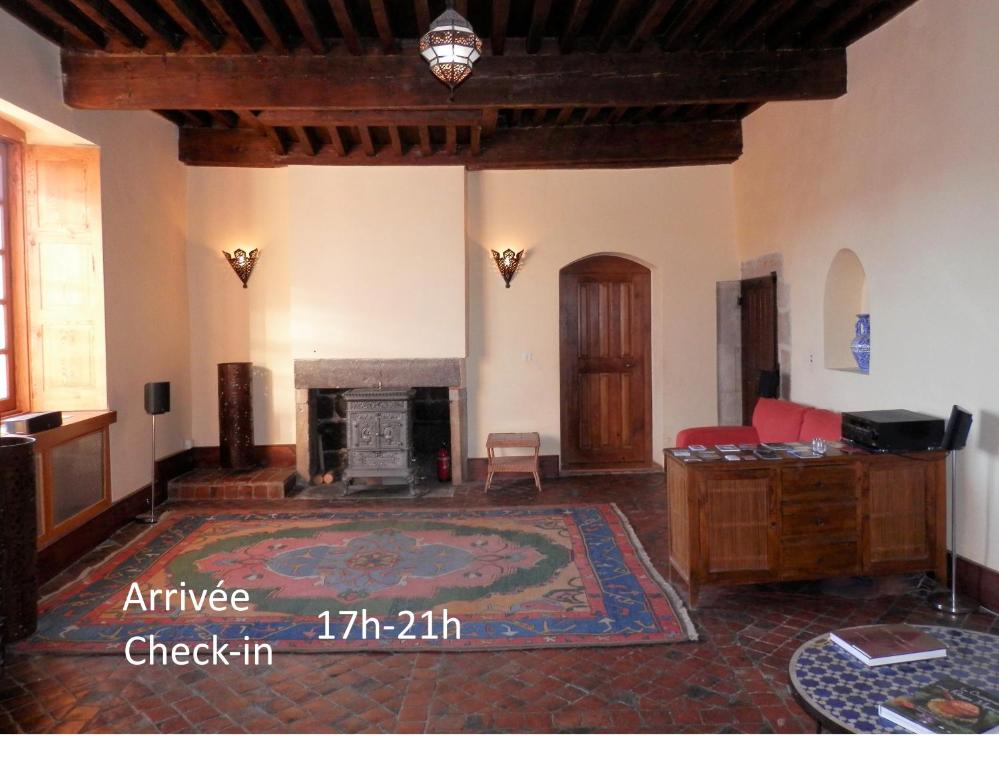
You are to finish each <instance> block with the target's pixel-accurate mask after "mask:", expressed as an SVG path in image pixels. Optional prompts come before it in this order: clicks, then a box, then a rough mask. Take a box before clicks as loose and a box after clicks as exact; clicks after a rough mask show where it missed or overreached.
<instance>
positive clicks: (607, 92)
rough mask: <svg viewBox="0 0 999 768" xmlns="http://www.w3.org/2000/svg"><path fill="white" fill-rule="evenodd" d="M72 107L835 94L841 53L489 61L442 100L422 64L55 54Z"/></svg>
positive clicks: (516, 102) (468, 104) (577, 103)
mask: <svg viewBox="0 0 999 768" xmlns="http://www.w3.org/2000/svg"><path fill="white" fill-rule="evenodd" d="M62 65H63V74H64V78H63V79H64V86H63V97H64V99H65V101H66V104H67V105H69V106H71V107H76V108H80V109H265V108H279V107H280V108H317V107H326V106H330V105H336V106H337V107H339V108H342V109H386V108H388V109H393V108H394V109H406V108H415V109H452V108H462V109H464V108H479V109H482V108H485V107H497V108H504V107H506V108H513V107H537V106H544V107H549V108H553V109H554V108H559V107H563V106H574V107H587V106H597V105H600V106H609V107H620V106H642V105H649V104H670V103H684V102H686V103H702V102H703V103H732V102H758V101H759V102H762V101H784V100H798V99H823V98H836V97H838V96H842V95H843V94H844V93H845V92H846V52H845V51H844V50H843V49H824V50H813V51H790V50H787V51H765V50H754V51H710V52H693V51H682V52H673V53H664V54H656V55H641V56H633V55H621V56H615V55H598V54H570V55H565V56H547V55H534V56H524V55H521V56H502V57H499V56H496V57H489V58H488V59H487V60H485V61H484V63H483V64H482V65H480V67H479V68H477V69H476V72H475V74H474V75H473V76H472V77H471V78H470V79H469V80H468V81H467V82H465V83H463V84H462V86H461V88H459V89H458V90H457V91H456V92H455V95H454V101H453V102H451V101H450V100H449V99H448V94H447V89H445V88H441V87H440V83H438V82H437V81H436V80H435V79H434V78H433V77H432V76H430V74H429V73H428V72H427V69H426V66H425V65H424V63H423V62H422V61H421V60H420V59H419V58H415V57H414V58H410V57H400V56H384V57H383V56H377V57H363V58H362V57H354V56H339V57H332V56H268V55H257V56H241V55H232V56H227V55H214V56H200V55H189V56H147V55H143V54H104V53H101V54H97V53H84V52H78V51H64V52H63V58H62Z"/></svg>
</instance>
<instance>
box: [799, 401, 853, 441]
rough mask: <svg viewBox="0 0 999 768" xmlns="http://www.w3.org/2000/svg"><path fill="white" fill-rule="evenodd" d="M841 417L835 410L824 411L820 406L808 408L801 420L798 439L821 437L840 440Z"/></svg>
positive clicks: (807, 439) (841, 434) (841, 435)
mask: <svg viewBox="0 0 999 768" xmlns="http://www.w3.org/2000/svg"><path fill="white" fill-rule="evenodd" d="M842 426H843V417H842V416H841V415H840V414H838V413H836V412H835V411H826V410H823V409H822V408H809V409H808V410H807V411H806V412H805V416H804V418H803V419H802V420H801V432H800V439H801V440H804V441H806V442H807V441H809V440H811V439H812V438H813V437H821V438H823V439H824V440H841V439H842V438H843V432H842Z"/></svg>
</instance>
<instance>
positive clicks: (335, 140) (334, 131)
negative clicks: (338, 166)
mask: <svg viewBox="0 0 999 768" xmlns="http://www.w3.org/2000/svg"><path fill="white" fill-rule="evenodd" d="M326 132H327V133H328V134H329V135H330V146H332V147H333V151H334V152H336V154H337V155H339V156H340V157H344V156H345V155H346V154H347V148H346V147H345V146H344V144H343V138H342V137H341V136H340V129H339V128H338V127H337V126H335V125H329V126H327V127H326Z"/></svg>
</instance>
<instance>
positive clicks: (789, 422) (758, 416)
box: [753, 397, 809, 443]
mask: <svg viewBox="0 0 999 768" xmlns="http://www.w3.org/2000/svg"><path fill="white" fill-rule="evenodd" d="M807 410H809V409H808V408H807V407H805V406H804V405H798V403H792V402H790V401H788V400H774V399H773V398H770V397H761V398H760V399H759V400H757V401H756V409H755V410H754V411H753V426H754V427H756V433H757V434H758V435H759V436H760V440H761V441H762V442H764V443H786V442H789V441H790V442H794V441H796V440H798V439H799V438H798V435H799V433H800V432H801V421H802V419H803V418H804V416H805V411H807Z"/></svg>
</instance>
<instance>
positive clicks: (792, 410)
mask: <svg viewBox="0 0 999 768" xmlns="http://www.w3.org/2000/svg"><path fill="white" fill-rule="evenodd" d="M841 425H842V420H841V417H840V414H838V413H836V412H835V411H826V410H823V409H822V408H812V407H810V406H807V405H801V404H799V403H792V402H791V401H789V400H774V399H773V398H769V397H761V398H760V399H759V400H757V401H756V408H755V409H754V410H753V426H751V427H743V426H736V427H691V428H689V429H683V430H680V432H678V433H677V435H676V446H677V447H678V448H687V447H689V446H691V445H724V444H726V443H734V444H736V445H738V444H739V443H753V444H758V443H787V442H811V440H812V438H814V437H822V438H825V439H826V440H839V439H841V438H842V432H841V429H840V428H841Z"/></svg>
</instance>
